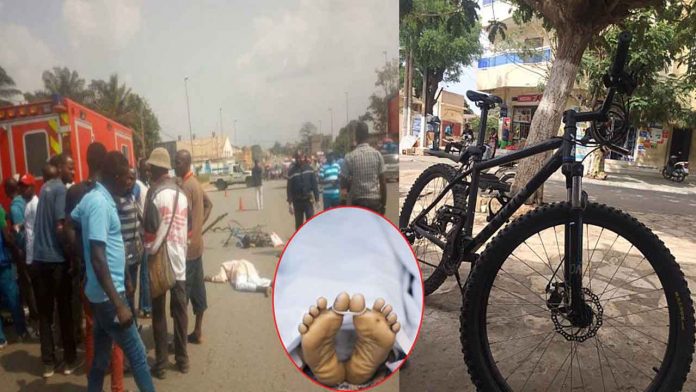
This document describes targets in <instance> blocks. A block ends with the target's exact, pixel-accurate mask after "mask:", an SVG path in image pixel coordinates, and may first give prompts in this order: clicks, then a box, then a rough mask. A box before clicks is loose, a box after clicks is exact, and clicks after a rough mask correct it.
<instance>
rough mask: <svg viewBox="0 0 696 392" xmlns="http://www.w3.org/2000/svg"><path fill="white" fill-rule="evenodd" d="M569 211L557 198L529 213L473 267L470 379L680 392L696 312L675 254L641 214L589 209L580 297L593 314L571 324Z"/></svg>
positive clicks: (467, 328) (509, 385) (515, 386)
mask: <svg viewBox="0 0 696 392" xmlns="http://www.w3.org/2000/svg"><path fill="white" fill-rule="evenodd" d="M570 213H571V208H570V205H569V204H567V203H558V204H553V205H550V206H545V207H541V208H539V209H537V210H535V211H533V212H531V213H529V214H526V215H524V216H522V217H521V218H519V219H517V220H516V221H515V222H513V223H511V224H510V225H509V226H508V227H506V228H505V229H504V230H503V231H502V232H501V233H500V234H499V235H498V236H497V237H496V238H495V239H493V240H492V241H491V243H490V244H489V245H488V246H487V248H486V250H485V252H484V253H483V254H482V255H481V258H480V259H479V262H478V263H476V265H475V266H474V269H473V271H472V273H471V276H470V279H469V281H468V282H467V285H466V288H465V292H464V298H463V305H462V313H461V320H460V321H461V329H460V332H461V340H462V348H463V352H464V359H465V361H466V364H467V366H468V368H469V373H470V375H471V379H472V381H473V382H474V384H475V385H476V386H477V388H479V389H480V390H485V391H509V390H514V391H521V390H539V391H545V390H547V391H562V390H576V389H580V388H582V389H583V390H591V391H610V390H619V389H620V390H636V391H677V390H681V387H682V385H683V384H684V382H685V380H686V376H687V374H688V372H689V367H690V364H691V360H692V354H693V350H694V309H693V303H692V299H691V294H690V292H689V289H688V287H687V284H686V281H685V279H684V275H683V273H682V272H681V270H680V269H679V266H678V265H677V263H676V261H675V259H674V257H673V256H672V255H671V253H670V252H669V250H668V249H667V248H666V247H665V246H664V244H663V243H662V242H661V241H660V240H659V239H658V238H657V236H655V235H654V234H653V233H652V232H651V231H650V230H649V229H648V228H646V227H645V226H644V225H642V224H641V223H639V222H638V221H637V220H635V219H634V218H632V217H630V216H629V215H627V214H625V213H623V212H620V211H618V210H616V209H613V208H610V207H607V206H604V205H599V204H594V203H591V204H589V205H588V206H587V208H586V209H585V210H584V212H583V220H584V222H583V223H584V224H583V236H584V238H583V244H582V245H583V289H584V290H583V293H584V298H585V301H586V303H587V306H588V308H587V309H589V310H590V311H591V312H592V318H591V321H590V322H589V324H588V325H586V326H584V327H578V326H573V324H571V323H570V321H569V319H568V318H567V312H565V310H564V309H563V308H562V304H563V301H562V300H561V298H563V296H564V295H566V294H565V293H564V292H565V286H563V282H562V280H563V276H564V275H563V254H564V251H563V249H564V240H565V236H564V231H565V226H564V225H565V223H566V222H568V221H569V219H570V217H571V215H570ZM559 304H560V305H561V306H559ZM574 388H576V389H574Z"/></svg>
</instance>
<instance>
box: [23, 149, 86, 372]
mask: <svg viewBox="0 0 696 392" xmlns="http://www.w3.org/2000/svg"><path fill="white" fill-rule="evenodd" d="M50 164H51V166H53V167H55V168H56V169H57V172H58V177H56V178H53V179H51V180H49V181H47V182H46V183H45V184H44V185H43V187H42V188H41V193H40V195H39V205H38V207H37V211H36V221H35V223H34V255H33V257H34V260H33V262H32V269H33V270H34V272H33V273H32V277H31V278H32V283H33V284H34V294H35V295H36V302H37V305H38V308H39V330H40V331H39V336H40V340H41V360H42V362H43V364H44V371H43V376H44V377H51V376H52V375H53V374H54V370H55V368H57V367H58V365H59V363H57V362H56V356H55V346H54V341H53V310H54V303H55V304H57V306H58V319H59V321H60V332H61V337H62V339H61V340H62V342H63V373H64V374H72V373H73V372H74V371H75V369H76V368H77V365H78V363H77V353H76V349H75V334H74V332H75V329H74V328H75V327H74V320H73V310H72V307H73V306H72V301H71V299H72V294H73V287H72V286H73V285H72V276H73V274H75V273H76V272H77V268H76V266H75V265H70V264H71V263H70V262H71V260H70V259H68V258H66V253H67V252H66V250H67V249H65V248H66V245H67V241H66V235H65V230H64V228H65V227H64V225H65V195H66V187H65V184H69V183H71V182H72V181H73V177H74V175H75V167H74V163H73V160H72V158H71V157H70V155H68V154H65V153H63V154H58V155H56V156H54V157H53V158H51V160H50Z"/></svg>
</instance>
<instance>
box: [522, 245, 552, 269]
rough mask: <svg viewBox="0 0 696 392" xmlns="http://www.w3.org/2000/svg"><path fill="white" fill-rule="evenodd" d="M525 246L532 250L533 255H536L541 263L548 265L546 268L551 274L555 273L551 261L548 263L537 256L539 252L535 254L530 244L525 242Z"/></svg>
mask: <svg viewBox="0 0 696 392" xmlns="http://www.w3.org/2000/svg"><path fill="white" fill-rule="evenodd" d="M523 244H525V245H526V246H527V248H529V250H531V251H532V253H534V255H535V256H536V257H537V258H538V259H539V261H541V262H542V263H544V264H546V266H547V267H549V270H551V273H553V267H552V266H551V261H549V262H548V263H546V262H545V261H544V259H542V258H541V256H539V254H537V252H535V251H534V249H532V247H531V246H529V244H528V243H527V241H524V242H523Z"/></svg>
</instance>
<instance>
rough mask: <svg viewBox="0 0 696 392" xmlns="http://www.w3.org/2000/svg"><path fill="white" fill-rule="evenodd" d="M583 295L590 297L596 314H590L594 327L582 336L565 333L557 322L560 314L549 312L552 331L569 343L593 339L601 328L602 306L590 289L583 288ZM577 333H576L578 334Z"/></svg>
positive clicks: (556, 311)
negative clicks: (552, 326) (592, 316)
mask: <svg viewBox="0 0 696 392" xmlns="http://www.w3.org/2000/svg"><path fill="white" fill-rule="evenodd" d="M582 291H583V293H585V296H586V297H590V299H591V300H592V304H594V306H596V308H597V312H596V313H595V312H594V311H593V312H592V313H593V315H594V319H595V320H596V323H595V325H594V326H593V327H592V328H590V329H589V330H588V331H587V333H585V334H583V335H578V334H577V333H576V334H570V333H568V332H567V331H565V329H564V327H563V326H562V325H561V323H560V321H558V314H559V313H560V312H559V311H558V310H555V311H553V312H551V320H552V321H553V325H554V329H555V330H556V332H558V333H559V334H561V336H563V337H564V338H566V340H569V341H574V342H581V343H582V342H584V341H585V340H587V339H590V338H593V337H595V336H596V335H597V331H598V330H599V327H601V326H602V314H603V313H604V308H603V307H602V304H601V303H600V302H599V297H597V295H595V294H594V293H592V292H591V291H590V289H588V288H587V287H583V289H582ZM584 329H585V328H583V329H581V330H580V331H582V330H584ZM580 331H578V333H579V332H580Z"/></svg>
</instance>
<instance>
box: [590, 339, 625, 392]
mask: <svg viewBox="0 0 696 392" xmlns="http://www.w3.org/2000/svg"><path fill="white" fill-rule="evenodd" d="M595 341H596V343H597V344H598V346H599V348H600V349H601V351H602V353H603V354H604V358H605V359H606V360H607V366H608V367H609V373H611V378H612V379H614V385H616V386H617V387H618V386H619V382H618V381H617V380H616V374H614V369H613V368H612V367H611V362H610V361H609V356H607V353H606V351H604V345H603V344H602V342H601V341H600V340H599V337H597V336H595Z"/></svg>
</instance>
